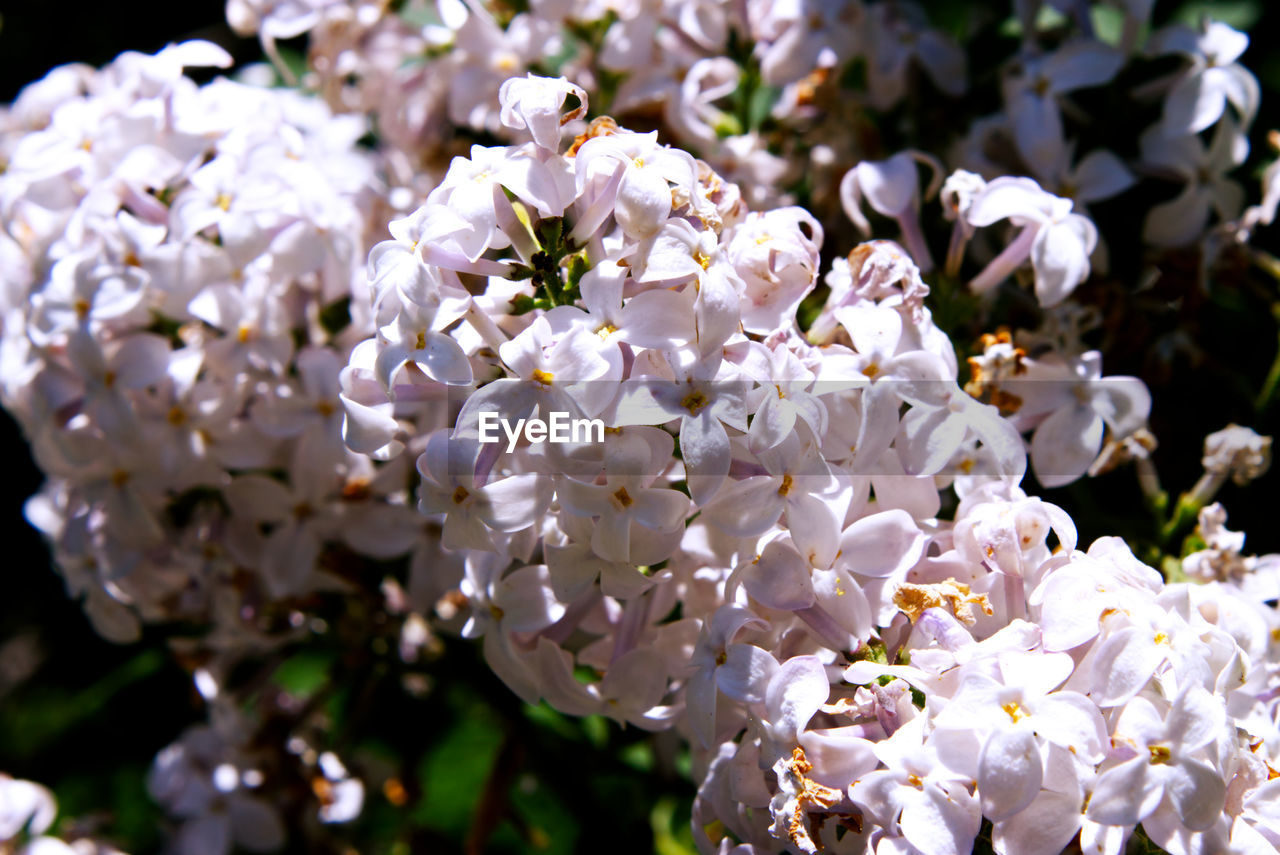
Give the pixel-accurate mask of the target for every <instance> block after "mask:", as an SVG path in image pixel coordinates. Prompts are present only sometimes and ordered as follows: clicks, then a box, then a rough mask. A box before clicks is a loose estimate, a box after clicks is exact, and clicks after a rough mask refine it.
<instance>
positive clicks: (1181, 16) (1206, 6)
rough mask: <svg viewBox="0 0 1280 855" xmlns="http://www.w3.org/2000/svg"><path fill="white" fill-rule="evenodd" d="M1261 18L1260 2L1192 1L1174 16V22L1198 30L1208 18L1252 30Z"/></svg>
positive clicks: (1184, 4)
mask: <svg viewBox="0 0 1280 855" xmlns="http://www.w3.org/2000/svg"><path fill="white" fill-rule="evenodd" d="M1261 17H1262V4H1261V3H1259V2H1258V0H1191V2H1189V3H1183V4H1182V5H1181V6H1180V7H1178V11H1177V12H1175V13H1174V14H1173V18H1174V20H1176V21H1181V22H1182V23H1184V24H1186V25H1187V26H1189V27H1196V28H1198V27H1199V26H1200V22H1201V21H1202V20H1203V19H1205V18H1208V19H1209V20H1212V21H1221V22H1222V23H1224V24H1226V25H1227V26H1229V27H1233V28H1235V29H1237V30H1248V29H1251V28H1252V27H1253V25H1254V24H1256V23H1258V19H1259V18H1261Z"/></svg>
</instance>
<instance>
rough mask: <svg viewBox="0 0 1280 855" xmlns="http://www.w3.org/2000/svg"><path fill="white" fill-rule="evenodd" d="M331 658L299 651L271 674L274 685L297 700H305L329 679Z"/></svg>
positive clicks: (331, 664) (320, 653)
mask: <svg viewBox="0 0 1280 855" xmlns="http://www.w3.org/2000/svg"><path fill="white" fill-rule="evenodd" d="M332 666H333V656H332V655H331V654H329V653H324V652H321V651H317V650H301V651H299V652H297V653H295V654H293V655H292V656H290V657H289V658H288V659H286V660H285V661H283V662H281V663H280V666H279V667H278V668H276V670H275V673H273V674H272V675H271V676H272V679H273V680H275V682H276V685H278V686H279V687H280V688H282V689H284V690H285V691H286V692H288V693H289V694H291V695H293V696H294V697H297V698H302V699H304V700H305V699H306V698H309V697H311V696H312V695H314V694H315V693H316V692H318V691H319V690H320V687H321V686H323V685H324V684H325V681H326V680H328V679H329V669H330V668H331V667H332Z"/></svg>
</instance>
